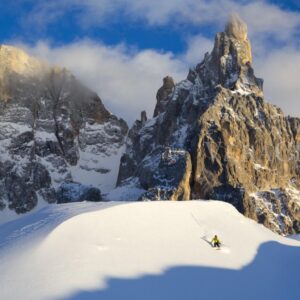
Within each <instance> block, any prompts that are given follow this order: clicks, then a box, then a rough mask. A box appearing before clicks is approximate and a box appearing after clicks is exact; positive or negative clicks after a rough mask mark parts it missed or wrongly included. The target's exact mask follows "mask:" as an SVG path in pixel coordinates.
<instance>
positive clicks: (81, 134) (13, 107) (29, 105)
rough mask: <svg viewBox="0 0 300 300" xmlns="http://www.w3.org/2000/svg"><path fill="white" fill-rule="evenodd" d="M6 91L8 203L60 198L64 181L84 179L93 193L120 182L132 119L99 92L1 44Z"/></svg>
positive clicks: (1, 140) (2, 114) (0, 101)
mask: <svg viewBox="0 0 300 300" xmlns="http://www.w3.org/2000/svg"><path fill="white" fill-rule="evenodd" d="M0 92H1V93H0V207H1V208H2V209H4V208H8V209H12V210H14V211H16V212H17V213H25V212H27V211H30V210H31V209H33V208H34V207H35V206H36V205H37V204H38V201H44V200H45V201H47V202H49V203H53V202H57V200H58V198H59V197H60V198H61V192H60V191H61V190H62V189H60V186H61V185H62V184H73V183H74V184H75V183H76V184H77V185H76V187H77V190H79V187H80V185H81V187H82V190H83V191H84V192H85V195H89V194H90V191H88V189H89V186H90V185H92V187H90V190H91V191H92V192H93V193H94V194H95V192H94V191H95V190H94V189H95V188H96V189H98V190H99V195H100V190H101V191H102V193H105V192H106V191H107V190H109V189H110V188H112V187H113V186H114V184H115V182H116V175H117V174H115V172H116V171H115V168H117V166H118V161H119V157H120V153H121V151H122V146H123V143H124V137H125V135H126V132H127V125H126V123H125V121H123V120H122V119H118V118H117V117H116V116H114V115H112V114H111V113H110V112H109V111H107V110H106V108H105V107H104V105H103V103H102V101H101V99H100V98H99V97H98V96H97V94H95V93H94V92H93V91H91V90H89V89H88V88H87V87H85V86H83V85H82V84H81V83H80V82H79V81H78V80H77V79H76V78H75V77H74V76H73V75H72V74H71V73H70V72H69V71H67V70H66V69H64V68H61V67H58V66H57V67H50V66H49V65H47V63H44V62H41V61H39V60H38V59H35V58H33V57H31V56H29V55H28V54H26V53H25V52H24V51H22V50H20V49H18V48H14V47H11V46H1V47H0ZM73 186H74V185H73ZM96 194H97V193H96ZM75 198H76V197H75ZM66 199H67V198H66ZM76 199H77V198H76ZM78 199H79V198H78ZM93 199H96V198H95V197H94V198H93ZM97 199H101V196H99V197H98V198H97ZM0 214H1V212H0Z"/></svg>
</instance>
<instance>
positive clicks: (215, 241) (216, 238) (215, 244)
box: [211, 235, 221, 248]
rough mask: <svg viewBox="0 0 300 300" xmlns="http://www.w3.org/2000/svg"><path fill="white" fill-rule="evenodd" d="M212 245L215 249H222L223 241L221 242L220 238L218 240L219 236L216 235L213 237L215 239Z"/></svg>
mask: <svg viewBox="0 0 300 300" xmlns="http://www.w3.org/2000/svg"><path fill="white" fill-rule="evenodd" d="M211 244H212V246H213V247H214V248H215V247H217V248H220V247H221V241H220V240H219V238H218V236H217V235H215V236H214V237H213V239H212V240H211Z"/></svg>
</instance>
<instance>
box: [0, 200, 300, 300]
mask: <svg viewBox="0 0 300 300" xmlns="http://www.w3.org/2000/svg"><path fill="white" fill-rule="evenodd" d="M214 234H218V235H219V237H220V238H221V240H222V242H223V243H224V245H223V248H222V250H221V251H215V250H214V249H212V248H211V246H210V245H209V240H210V239H211V237H212V236H213V235H214ZM0 237H1V238H0V269H1V273H0V290H1V299H3V300H8V299H10V300H18V299H22V300H27V299H28V300H29V299H30V300H41V299H43V300H47V299H68V300H74V299H76V300H77V299H85V300H86V299H97V300H99V299H105V300H108V299H114V300H116V299H118V300H119V299H130V300H141V299H143V300H144V299H151V300H154V299H155V300H157V299H164V300H165V299H172V300H175V299H181V300H182V299H188V300H190V299H210V298H214V299H272V300H274V299H295V297H297V296H296V295H298V293H299V284H298V276H297V275H298V274H299V269H300V243H299V241H297V240H292V239H288V238H284V237H280V236H277V235H275V234H274V233H272V232H271V231H269V230H268V229H266V228H265V227H263V226H262V225H258V224H257V223H255V222H254V221H252V220H249V219H247V218H245V217H244V216H243V215H241V214H239V213H238V212H237V210H236V209H235V208H234V207H233V206H231V205H229V204H226V203H224V202H218V201H189V202H132V203H116V202H114V203H112V202H109V203H72V204H62V205H53V206H48V207H44V208H42V209H41V210H39V211H37V212H36V213H32V214H30V215H27V216H24V217H23V218H20V219H18V220H15V221H12V222H8V223H5V224H2V225H1V226H0Z"/></svg>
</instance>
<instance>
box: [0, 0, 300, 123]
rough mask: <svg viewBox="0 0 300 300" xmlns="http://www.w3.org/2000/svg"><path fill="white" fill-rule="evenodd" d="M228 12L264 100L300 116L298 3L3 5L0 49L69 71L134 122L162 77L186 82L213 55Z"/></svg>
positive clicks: (21, 1)
mask: <svg viewBox="0 0 300 300" xmlns="http://www.w3.org/2000/svg"><path fill="white" fill-rule="evenodd" d="M232 12H238V13H239V14H240V15H241V17H242V18H243V19H244V20H245V21H246V22H247V24H248V28H249V35H250V38H251V41H252V44H253V52H254V64H255V67H256V70H257V73H259V74H258V76H262V77H264V78H265V79H266V96H267V98H268V99H270V101H271V102H274V103H275V104H277V105H279V106H283V108H284V110H285V111H286V112H287V113H290V114H296V115H300V109H298V110H297V107H300V105H299V103H298V101H299V100H297V99H300V96H299V95H300V89H299V87H298V86H299V85H300V84H299V82H298V79H295V77H297V76H298V75H300V74H299V73H297V69H300V65H299V64H300V51H299V48H300V38H299V37H300V34H299V33H300V2H299V0H289V1H279V0H272V1H271V0H270V1H267V0H265V1H264V0H257V1H245V0H209V1H208V0H198V1H197V0H85V1H79V0H48V1H46V0H35V1H33V0H15V1H10V2H8V1H4V0H0V26H1V31H0V42H1V43H6V44H15V45H19V46H20V45H21V46H22V47H23V48H25V49H26V50H27V51H29V52H30V53H32V54H34V55H36V56H39V57H41V58H43V59H45V60H48V61H50V62H51V63H57V64H63V65H66V67H68V68H69V69H71V70H72V71H73V72H74V73H75V74H76V75H77V76H78V77H79V78H82V80H83V81H84V82H85V83H86V84H87V85H89V86H90V87H91V88H93V89H94V90H96V91H97V92H98V93H99V95H100V96H101V98H102V99H103V101H104V103H105V104H106V106H108V107H109V109H110V110H112V112H113V113H115V114H117V115H120V116H122V117H124V118H125V119H126V120H128V121H129V122H132V121H133V120H134V119H135V118H136V117H137V116H138V113H139V111H140V110H142V109H144V108H145V109H146V110H147V112H148V114H151V113H152V111H153V106H154V104H155V93H156V90H157V89H158V88H159V86H160V85H161V80H162V77H163V76H165V75H172V76H173V77H175V80H177V81H179V80H181V79H184V77H185V76H186V73H187V71H188V68H189V67H192V66H193V65H195V64H196V63H198V62H200V60H201V59H202V56H203V54H204V52H206V51H210V50H211V47H212V43H213V37H214V34H215V33H216V32H217V31H220V30H222V29H223V27H224V24H225V22H226V19H227V18H228V15H229V14H230V13H232ZM278 60H280V62H282V63H285V64H284V68H283V66H282V65H281V64H278ZM287 78H288V79H291V80H287ZM298 78H299V76H298ZM284 80H285V81H284ZM282 81H284V82H282ZM281 83H282V84H281ZM281 86H282V87H281ZM283 98H284V100H283ZM287 99H290V100H287ZM287 102H288V103H287ZM128 104H130V105H128Z"/></svg>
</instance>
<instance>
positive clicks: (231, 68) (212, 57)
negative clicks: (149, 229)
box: [118, 16, 300, 234]
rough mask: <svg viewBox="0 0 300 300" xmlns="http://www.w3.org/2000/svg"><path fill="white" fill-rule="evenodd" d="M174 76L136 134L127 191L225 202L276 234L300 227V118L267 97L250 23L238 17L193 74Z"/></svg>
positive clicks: (127, 157)
mask: <svg viewBox="0 0 300 300" xmlns="http://www.w3.org/2000/svg"><path fill="white" fill-rule="evenodd" d="M166 81H167V82H169V83H172V82H173V80H172V79H170V78H168V77H166V78H165V79H164V85H163V87H162V88H161V89H160V90H159V93H158V97H157V105H156V108H155V114H154V116H155V117H154V118H153V119H150V120H148V121H147V122H142V121H140V120H138V121H136V123H135V124H134V125H133V127H132V128H131V130H130V131H129V134H128V139H127V141H126V152H125V154H124V155H123V157H122V159H121V165H120V171H119V178H118V185H119V189H125V188H126V187H131V188H132V187H134V188H135V189H139V191H140V193H139V195H138V194H137V196H136V198H140V199H153V200H154V199H165V200H167V199H172V200H189V199H199V198H201V199H217V200H222V201H226V202H229V203H232V204H233V205H234V206H235V207H237V208H238V209H239V211H241V212H243V213H244V214H245V215H246V216H248V217H250V218H252V219H254V220H256V221H258V222H260V223H263V224H264V225H265V226H267V227H269V228H271V229H272V230H274V231H276V232H279V233H282V234H288V233H295V232H300V215H299V211H300V200H299V197H300V171H299V170H300V154H299V152H300V151H299V150H300V144H299V141H300V119H297V118H290V117H285V116H284V114H283V112H282V111H281V109H280V108H278V107H276V106H274V105H271V104H269V103H267V102H265V101H264V95H263V80H261V79H259V78H257V77H256V76H255V74H254V70H253V68H252V53H251V45H250V41H249V39H248V37H247V26H246V24H244V22H243V21H242V20H241V19H240V18H239V17H238V16H231V18H230V20H229V21H228V23H227V25H226V28H225V30H224V32H220V33H217V35H216V38H215V44H214V48H213V50H212V52H211V53H207V54H206V55H205V57H204V59H203V61H202V62H201V63H199V64H198V65H197V66H196V67H195V68H194V69H192V70H190V71H189V74H188V76H187V79H185V80H183V81H181V82H179V83H178V84H176V85H172V84H169V85H168V86H167V85H166ZM143 190H144V193H142V191H143Z"/></svg>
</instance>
